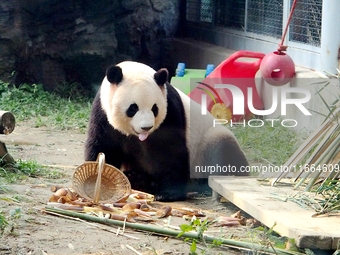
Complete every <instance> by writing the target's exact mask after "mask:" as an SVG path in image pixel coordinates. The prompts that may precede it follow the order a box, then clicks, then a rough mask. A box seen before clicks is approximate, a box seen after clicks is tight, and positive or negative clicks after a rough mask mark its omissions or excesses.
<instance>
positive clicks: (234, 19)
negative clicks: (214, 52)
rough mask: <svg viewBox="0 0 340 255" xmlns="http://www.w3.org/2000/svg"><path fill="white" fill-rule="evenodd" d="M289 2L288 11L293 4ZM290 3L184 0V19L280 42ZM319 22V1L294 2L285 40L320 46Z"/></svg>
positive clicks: (291, 0) (320, 13)
mask: <svg viewBox="0 0 340 255" xmlns="http://www.w3.org/2000/svg"><path fill="white" fill-rule="evenodd" d="M289 2H290V6H289V7H291V5H292V2H293V0H290V1H289ZM289 2H288V1H286V0H187V1H186V3H187V5H186V7H187V9H186V19H187V20H188V21H192V22H197V23H205V22H208V23H211V24H213V25H214V26H219V27H226V28H230V29H235V30H242V31H246V32H251V33H255V34H259V35H266V36H271V37H274V38H281V37H282V32H283V27H284V26H285V25H286V24H283V17H284V16H283V15H286V13H285V14H283V10H284V5H287V4H289ZM286 7H287V6H286ZM287 8H288V7H287ZM288 9H290V8H288ZM286 18H287V17H286ZM321 19H322V0H299V1H297V5H296V8H295V11H294V13H293V16H292V20H291V23H290V28H289V34H288V36H287V37H288V38H289V40H290V41H293V42H298V43H305V44H308V45H313V46H320V42H321Z"/></svg>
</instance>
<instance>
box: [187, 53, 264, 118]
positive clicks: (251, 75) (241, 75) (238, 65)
mask: <svg viewBox="0 0 340 255" xmlns="http://www.w3.org/2000/svg"><path fill="white" fill-rule="evenodd" d="M264 56H265V54H263V53H259V52H251V51H238V52H235V53H234V54H232V55H231V56H230V57H229V58H228V59H226V60H225V61H223V62H222V63H221V64H219V65H218V66H217V67H216V68H215V69H214V71H212V73H210V75H208V76H207V77H206V78H205V79H204V80H203V81H202V82H203V83H205V84H207V85H209V86H211V87H215V85H216V84H230V85H234V86H236V87H238V88H239V89H240V90H241V91H242V92H243V97H244V114H243V115H242V114H233V115H232V120H233V121H240V120H243V119H246V120H247V119H249V118H250V117H251V116H252V113H251V112H250V111H249V108H248V103H247V102H248V92H247V90H248V88H252V98H253V106H254V108H255V109H258V110H262V109H263V103H262V100H261V98H260V96H259V94H258V92H257V89H256V85H255V75H256V73H257V71H258V70H259V68H260V64H261V60H262V58H263V57H264ZM241 58H247V59H245V60H244V61H242V59H241ZM249 58H250V59H249ZM252 58H253V59H255V61H251V59H252ZM199 88H203V89H205V90H210V92H211V93H210V95H214V96H215V99H216V101H217V102H218V99H217V98H218V97H217V96H216V95H215V93H214V92H213V91H212V90H211V89H209V88H208V87H207V86H203V85H201V84H198V86H197V87H196V88H194V89H193V90H192V91H191V92H190V93H189V97H190V98H191V99H193V100H194V101H196V102H198V103H199V104H201V103H202V94H206V92H205V91H203V90H202V89H199ZM216 92H217V93H218V95H219V97H220V98H221V100H222V101H223V103H224V104H225V106H227V107H228V108H229V109H230V110H231V111H232V112H233V96H232V93H231V92H230V90H229V89H225V88H217V89H216ZM206 98H207V108H208V111H211V108H212V106H213V105H214V101H213V99H212V98H211V96H209V95H207V97H206Z"/></svg>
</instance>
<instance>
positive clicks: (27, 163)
mask: <svg viewBox="0 0 340 255" xmlns="http://www.w3.org/2000/svg"><path fill="white" fill-rule="evenodd" d="M62 176H63V174H62V173H60V172H58V171H57V170H54V169H52V168H49V167H46V166H43V165H40V164H39V163H37V162H36V161H35V160H22V159H19V160H17V161H16V162H15V163H14V164H7V165H5V166H1V167H0V189H1V186H2V185H1V183H18V182H22V181H25V180H27V179H28V178H29V177H31V178H40V177H43V178H46V179H59V178H61V177H62Z"/></svg>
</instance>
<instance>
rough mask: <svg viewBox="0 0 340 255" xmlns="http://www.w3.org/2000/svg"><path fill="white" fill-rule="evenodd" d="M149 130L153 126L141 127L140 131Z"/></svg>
mask: <svg viewBox="0 0 340 255" xmlns="http://www.w3.org/2000/svg"><path fill="white" fill-rule="evenodd" d="M151 128H153V126H151V127H141V129H143V130H144V131H149V130H150V129H151Z"/></svg>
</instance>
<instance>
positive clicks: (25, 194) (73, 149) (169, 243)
mask: <svg viewBox="0 0 340 255" xmlns="http://www.w3.org/2000/svg"><path fill="white" fill-rule="evenodd" d="M0 140H1V141H3V142H5V144H6V146H7V149H8V152H9V153H10V154H11V155H12V156H13V157H14V159H16V160H17V159H24V160H25V159H31V160H32V159H33V160H36V161H37V162H38V163H39V164H42V165H49V166H53V167H54V168H56V169H58V170H59V171H61V172H63V173H64V174H65V175H64V177H63V178H62V179H54V180H49V179H44V178H30V179H29V180H27V181H25V182H23V183H19V184H15V185H14V184H11V185H6V187H7V188H8V191H7V192H6V193H4V194H1V191H0V197H2V198H11V199H1V200H0V211H3V212H5V215H6V216H7V215H9V213H10V212H11V210H12V212H13V209H15V208H19V210H20V213H19V214H18V215H19V216H20V217H14V218H13V219H11V220H10V221H9V223H10V224H9V226H8V227H7V228H6V231H5V234H4V235H3V237H2V238H0V254H25V255H26V254H32V255H35V254H40V255H43V254H49V255H50V254H189V252H190V245H189V244H188V243H185V242H184V241H183V240H181V239H178V238H165V237H164V236H159V235H155V234H152V233H142V232H137V231H135V230H130V229H126V230H125V232H124V233H125V234H127V235H129V236H132V237H127V236H123V235H117V234H116V231H117V227H112V226H105V225H99V224H89V223H88V222H84V221H83V222H81V221H76V220H74V219H67V218H63V217H58V216H54V215H49V214H45V213H42V211H41V210H42V209H43V208H44V207H45V206H46V205H47V202H48V199H49V197H50V196H51V194H52V192H51V191H50V187H51V186H53V185H57V184H58V185H61V186H64V187H71V176H72V173H73V171H74V169H75V168H76V166H77V165H79V164H81V163H83V162H84V161H83V146H84V140H85V134H80V133H75V132H74V131H72V132H71V131H68V132H64V131H51V130H48V129H47V128H32V127H30V125H28V126H25V125H23V124H21V125H20V124H18V125H17V126H16V128H15V130H14V132H13V133H11V134H9V135H8V136H4V135H2V136H0ZM170 205H171V206H173V207H179V208H180V207H189V208H200V209H202V210H203V212H205V213H206V214H207V215H208V216H210V217H212V218H214V217H217V216H219V215H223V216H230V215H231V214H233V213H235V212H236V211H237V210H238V208H236V207H234V206H233V205H232V204H230V203H220V202H217V201H214V200H212V199H211V198H210V197H203V198H202V197H200V198H196V199H191V200H188V201H184V202H177V203H170ZM181 223H185V221H184V220H183V219H182V218H176V217H172V221H171V225H177V226H178V225H179V224H181ZM157 224H160V225H162V224H164V222H163V220H159V221H157ZM249 231H251V230H250V229H249V227H233V228H230V227H229V228H228V227H223V228H216V227H215V228H212V229H211V228H209V229H208V230H207V232H206V233H207V234H210V235H214V234H216V236H219V237H225V238H229V237H231V236H235V235H236V236H237V235H247V233H248V234H249ZM131 247H132V248H133V249H135V251H133V250H132V248H131ZM202 247H203V246H202ZM197 253H198V254H203V251H202V250H200V249H197ZM240 253H241V252H240V251H238V250H235V249H227V248H223V247H222V248H221V247H219V248H208V249H207V250H206V251H205V253H204V254H240Z"/></svg>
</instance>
